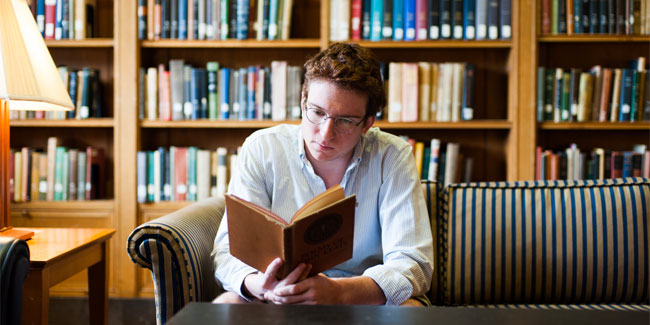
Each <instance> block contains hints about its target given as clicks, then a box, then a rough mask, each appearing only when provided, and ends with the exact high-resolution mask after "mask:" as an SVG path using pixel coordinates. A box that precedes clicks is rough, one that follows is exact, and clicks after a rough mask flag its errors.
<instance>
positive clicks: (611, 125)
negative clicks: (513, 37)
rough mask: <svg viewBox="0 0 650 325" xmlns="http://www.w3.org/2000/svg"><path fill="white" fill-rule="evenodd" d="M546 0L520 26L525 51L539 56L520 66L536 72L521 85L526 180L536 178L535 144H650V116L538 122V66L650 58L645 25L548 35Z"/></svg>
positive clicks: (619, 63) (621, 147)
mask: <svg viewBox="0 0 650 325" xmlns="http://www.w3.org/2000/svg"><path fill="white" fill-rule="evenodd" d="M540 2H541V1H538V2H537V7H536V11H535V12H533V11H530V12H528V11H527V10H526V13H524V15H526V16H527V19H528V20H529V21H530V22H531V23H530V24H528V25H525V26H523V25H522V27H523V28H522V30H521V31H520V32H521V33H525V34H526V35H524V36H523V37H521V38H520V40H521V42H520V46H521V48H522V51H523V52H524V53H523V54H522V55H525V56H529V57H531V58H533V59H532V60H530V61H522V64H521V65H520V69H522V71H523V72H524V73H525V74H527V75H532V76H533V77H532V78H522V79H521V80H520V81H521V83H522V84H521V87H520V89H519V94H520V105H521V107H523V108H524V109H523V114H522V115H523V116H522V119H521V120H520V123H519V131H520V132H521V136H520V137H519V138H520V139H521V140H524V141H520V144H519V148H520V149H519V152H520V153H519V157H520V162H519V168H520V169H521V171H522V173H521V174H520V177H521V178H523V179H534V178H535V167H536V161H535V160H536V157H535V148H536V147H537V146H540V147H542V148H543V149H544V150H545V149H551V150H553V151H557V150H563V149H565V148H568V147H569V146H570V145H571V144H572V143H575V144H577V146H578V147H579V148H580V150H582V151H587V152H589V151H591V150H592V149H594V148H604V149H611V150H616V151H631V150H632V146H633V145H634V144H645V145H646V146H649V145H650V121H636V122H609V121H607V122H598V121H586V122H552V121H544V122H537V120H536V116H535V112H536V102H535V100H536V98H537V93H536V88H535V87H536V82H537V81H536V80H537V78H538V76H537V70H536V69H537V67H538V66H544V67H547V68H548V67H553V68H555V67H558V68H563V69H565V71H566V69H570V68H577V69H581V70H582V71H588V70H589V69H590V68H591V67H593V66H595V65H600V66H602V67H603V68H628V67H629V64H630V61H632V60H634V59H636V58H638V57H645V58H646V60H647V59H649V58H650V57H649V56H648V54H649V53H650V35H647V33H644V31H643V27H641V31H640V33H641V34H631V35H622V34H600V33H595V34H590V33H589V32H587V33H584V34H581V33H575V34H572V35H567V34H566V33H565V34H562V33H559V34H544V33H543V32H542V27H541V26H542V17H541V15H542V8H541V3H540ZM642 8H643V7H642ZM641 14H643V13H641ZM646 17H647V16H646ZM522 19H525V17H523V15H522V16H520V18H519V20H520V21H521V20H522ZM592 19H593V17H592ZM637 20H638V19H637ZM642 20H643V19H642ZM636 23H639V22H638V21H637V22H636ZM642 26H643V25H642ZM646 67H647V63H646ZM641 105H643V103H641ZM641 107H642V106H641ZM530 114H532V115H530Z"/></svg>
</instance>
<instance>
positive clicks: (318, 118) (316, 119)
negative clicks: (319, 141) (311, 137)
mask: <svg viewBox="0 0 650 325" xmlns="http://www.w3.org/2000/svg"><path fill="white" fill-rule="evenodd" d="M326 117H327V113H325V112H324V111H322V110H320V109H318V108H308V109H307V119H308V120H309V121H310V122H312V123H314V124H321V123H323V122H324V121H325V118H326Z"/></svg>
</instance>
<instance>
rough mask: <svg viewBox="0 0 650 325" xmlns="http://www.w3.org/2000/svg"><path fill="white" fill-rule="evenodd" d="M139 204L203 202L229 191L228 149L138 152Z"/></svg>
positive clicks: (193, 148)
mask: <svg viewBox="0 0 650 325" xmlns="http://www.w3.org/2000/svg"><path fill="white" fill-rule="evenodd" d="M136 157H137V184H138V185H137V199H138V202H139V203H146V202H161V201H190V202H191V201H199V200H202V199H205V198H207V197H210V196H216V195H222V194H224V193H225V192H226V190H227V186H228V181H229V176H228V170H229V169H233V168H234V166H233V164H232V162H231V163H230V164H229V163H228V159H232V160H236V159H237V155H236V154H232V155H231V156H230V157H229V155H228V149H227V148H223V147H222V148H217V149H216V150H207V149H201V148H198V147H176V146H172V147H169V148H164V147H158V149H156V150H151V151H138V153H137V156H136Z"/></svg>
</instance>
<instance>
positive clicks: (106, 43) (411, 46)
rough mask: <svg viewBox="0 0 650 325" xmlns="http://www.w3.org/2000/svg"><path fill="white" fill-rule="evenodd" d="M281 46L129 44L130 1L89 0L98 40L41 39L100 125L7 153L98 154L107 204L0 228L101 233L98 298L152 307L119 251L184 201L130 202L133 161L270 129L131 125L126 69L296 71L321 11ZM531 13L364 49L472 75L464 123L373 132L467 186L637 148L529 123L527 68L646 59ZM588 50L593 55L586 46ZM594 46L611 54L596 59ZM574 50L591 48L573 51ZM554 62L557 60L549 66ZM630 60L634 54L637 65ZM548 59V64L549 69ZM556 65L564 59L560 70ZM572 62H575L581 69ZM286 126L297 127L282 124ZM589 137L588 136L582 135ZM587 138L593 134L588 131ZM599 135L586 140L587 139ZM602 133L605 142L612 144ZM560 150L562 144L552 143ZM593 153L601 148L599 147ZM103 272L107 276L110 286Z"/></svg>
mask: <svg viewBox="0 0 650 325" xmlns="http://www.w3.org/2000/svg"><path fill="white" fill-rule="evenodd" d="M294 5H295V7H294V12H293V18H292V31H291V35H292V38H291V39H290V40H287V41H256V40H245V41H237V40H226V41H177V40H160V41H148V40H147V41H140V40H138V38H137V14H136V7H137V1H135V0H98V10H99V12H98V13H99V14H100V15H99V16H98V17H99V24H100V28H99V33H98V35H99V37H100V38H98V39H90V40H83V41H49V42H48V46H49V48H50V51H51V52H52V54H53V56H54V60H55V62H56V63H57V64H66V65H70V66H73V67H77V66H86V65H87V66H93V67H97V68H99V69H100V71H101V72H100V73H101V76H102V82H103V83H104V86H105V87H104V89H105V90H104V92H105V94H104V98H105V102H104V107H106V110H107V111H108V116H109V117H108V118H102V119H93V120H81V121H12V128H11V132H12V133H11V135H12V143H11V145H12V147H18V146H25V145H28V146H35V147H43V146H45V142H46V139H47V137H48V136H52V135H55V136H59V137H61V138H63V140H64V143H66V141H69V142H70V143H71V144H70V145H74V144H75V143H81V144H86V143H89V144H93V145H98V146H102V147H104V148H105V149H106V152H107V163H108V165H109V166H110V167H109V168H108V169H109V171H110V172H109V173H108V175H109V177H110V179H111V182H109V183H110V185H109V189H108V193H109V197H110V199H108V200H101V201H91V202H60V203H59V202H56V203H55V204H52V203H50V202H47V203H45V202H35V203H21V204H13V205H12V206H11V211H12V223H13V224H14V225H17V226H18V225H20V226H68V227H73V226H84V227H112V228H116V229H117V233H116V235H115V236H114V238H113V239H112V242H111V244H112V246H111V250H112V252H111V266H110V270H111V272H110V294H111V296H116V297H152V296H153V287H152V284H151V275H150V273H149V271H148V270H141V269H138V268H137V267H136V266H135V265H134V264H133V263H132V262H131V261H130V259H129V258H128V256H127V255H126V249H125V246H124V245H125V243H126V240H127V238H128V235H129V234H130V233H131V231H132V230H133V229H134V228H135V227H136V226H137V225H138V224H141V223H143V222H146V221H149V220H151V219H154V218H156V217H159V216H162V215H164V214H167V213H169V212H172V211H174V210H177V209H179V208H181V207H183V206H186V205H188V204H189V203H188V202H164V203H159V204H138V203H137V197H136V187H137V177H136V176H137V175H136V153H137V151H138V150H152V149H155V148H157V147H158V146H165V147H167V146H170V145H176V146H187V145H194V146H198V147H201V148H206V149H215V148H216V147H218V146H226V147H231V148H232V147H236V146H238V145H240V144H241V143H242V142H243V140H244V139H245V138H246V137H247V136H248V135H249V134H250V133H252V132H253V131H254V130H257V129H259V128H264V127H269V126H273V125H276V124H278V123H277V122H272V121H243V122H239V121H208V120H199V121H179V122H166V121H148V120H145V121H140V120H139V119H138V70H139V68H140V67H141V66H143V67H150V66H156V65H158V64H160V63H164V64H168V62H169V60H170V59H184V60H185V61H186V62H189V63H191V64H193V65H204V64H205V63H206V62H207V61H218V62H220V64H222V65H225V66H228V67H244V66H248V65H250V64H261V65H265V66H268V65H270V62H271V60H286V61H288V62H289V63H290V64H293V65H302V63H303V62H304V60H305V59H306V58H307V57H308V56H309V55H313V54H315V53H317V52H318V51H320V50H321V49H324V48H326V47H327V46H328V45H329V44H330V42H329V35H328V33H329V26H328V24H329V1H325V0H305V1H294ZM536 10H538V9H536V8H535V7H534V6H526V5H523V4H520V3H519V1H515V0H513V1H512V30H513V35H512V39H510V40H495V41H460V40H459V41H418V42H392V41H381V42H368V41H362V42H360V44H362V45H363V46H366V47H369V48H372V49H373V51H374V52H375V54H376V55H377V57H378V58H379V59H380V60H381V61H385V62H390V61H399V62H418V61H428V62H446V61H454V62H460V61H467V62H470V63H473V64H475V65H476V67H477V75H476V83H475V85H476V86H475V88H476V92H475V94H476V97H475V98H476V100H475V102H476V107H475V111H474V115H475V119H474V120H472V121H465V122H456V123H451V122H421V123H387V122H385V121H379V122H377V123H376V126H379V127H380V128H382V129H384V130H387V131H389V132H391V133H394V134H400V135H401V134H404V135H408V136H410V137H413V138H415V139H417V140H420V141H425V143H428V141H429V140H430V139H431V138H433V137H437V138H439V139H441V141H442V142H443V143H445V142H448V141H454V142H458V143H459V144H460V146H461V152H462V153H463V154H464V155H466V156H472V157H473V158H474V178H475V179H476V180H478V181H497V180H530V179H533V177H534V170H535V161H534V156H535V147H536V146H537V145H540V144H541V145H548V144H549V143H550V142H549V141H558V142H562V141H567V140H566V139H567V138H572V139H573V138H577V139H576V140H573V141H576V142H580V143H584V145H585V146H586V147H589V146H590V145H594V144H596V143H600V141H601V140H602V141H614V138H616V141H619V142H621V143H622V144H620V146H621V147H622V146H624V145H625V144H627V145H631V143H638V142H642V140H641V138H642V137H643V136H644V135H645V141H646V142H645V143H647V141H648V130H649V129H650V127H649V126H648V124H647V122H646V123H636V124H631V125H630V124H626V125H622V124H606V125H605V124H600V123H583V124H579V125H578V124H563V125H556V124H548V123H545V124H541V125H538V124H537V122H536V120H535V106H536V105H535V89H536V88H535V82H536V81H535V80H536V79H535V75H536V69H537V66H538V62H540V61H545V64H573V63H571V62H570V60H571V58H570V57H572V56H573V55H574V54H573V53H574V51H578V50H581V51H580V52H581V53H582V56H583V57H584V58H585V59H584V60H583V59H582V58H580V59H576V60H578V61H579V62H580V63H576V66H583V65H584V66H587V65H588V64H596V63H600V64H608V62H604V61H606V60H608V58H610V57H611V55H612V54H611V53H610V52H616V51H615V50H616V49H617V48H619V47H621V48H624V49H625V50H626V51H628V52H626V53H620V54H617V53H614V60H616V61H615V62H616V64H622V63H623V61H622V60H623V59H624V58H628V59H629V58H633V57H635V55H636V54H634V55H633V53H629V51H636V52H634V53H637V54H639V55H642V54H643V53H642V52H643V51H645V52H644V53H645V55H647V53H648V52H649V51H648V44H650V38H649V37H647V36H635V37H607V38H594V37H591V36H580V37H576V36H571V37H564V36H563V37H555V38H548V37H538V32H537V31H538V29H537V27H536V26H537V25H538V24H537V21H538V19H539V18H538V17H537V14H536V13H537V12H538V11H536ZM594 44H595V45H594ZM602 44H605V45H606V46H609V47H610V48H611V49H612V50H611V51H610V52H606V53H598V51H594V50H593V49H594V48H599V46H600V45H602ZM583 47H587V49H588V48H589V47H591V50H584V49H583ZM559 55H562V56H566V57H567V58H564V59H560V58H558V56H559ZM639 55H636V56H639ZM554 60H557V61H554ZM562 60H564V61H562ZM583 61H584V62H583ZM290 123H297V121H291V122H290ZM592 131H593V132H592ZM596 131H597V132H596ZM594 133H596V134H599V136H598V137H593V134H594ZM611 135H616V137H612V136H611ZM562 143H563V142H562ZM603 145H605V144H603ZM115 274H119V277H118V276H115ZM84 281H85V278H84V276H83V275H81V276H79V277H76V278H75V279H72V280H71V281H66V282H64V283H62V284H61V285H60V286H58V287H57V288H55V290H54V291H53V292H55V293H56V294H61V295H82V294H83V293H84V292H85V290H86V289H85V282H84Z"/></svg>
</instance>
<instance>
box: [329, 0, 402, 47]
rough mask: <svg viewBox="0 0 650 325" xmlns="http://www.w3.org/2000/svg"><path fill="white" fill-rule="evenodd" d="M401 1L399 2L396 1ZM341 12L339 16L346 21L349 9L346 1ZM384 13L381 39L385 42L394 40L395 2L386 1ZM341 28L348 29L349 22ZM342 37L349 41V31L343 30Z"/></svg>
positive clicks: (342, 4)
mask: <svg viewBox="0 0 650 325" xmlns="http://www.w3.org/2000/svg"><path fill="white" fill-rule="evenodd" d="M396 1H399V0H396ZM341 6H342V8H341V11H340V12H339V13H338V15H339V16H342V18H343V20H344V21H345V17H346V15H345V14H344V13H346V12H347V10H348V7H347V6H346V1H343V2H342V3H341ZM383 8H384V13H383V15H382V17H383V18H382V23H381V38H382V39H385V40H389V39H392V38H393V0H384V6H383ZM341 27H347V21H346V22H345V23H342V24H341ZM340 33H341V35H343V37H342V38H343V39H347V37H346V36H347V31H343V30H341V32H340Z"/></svg>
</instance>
